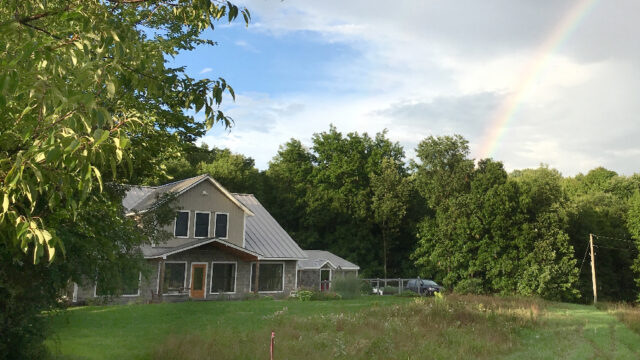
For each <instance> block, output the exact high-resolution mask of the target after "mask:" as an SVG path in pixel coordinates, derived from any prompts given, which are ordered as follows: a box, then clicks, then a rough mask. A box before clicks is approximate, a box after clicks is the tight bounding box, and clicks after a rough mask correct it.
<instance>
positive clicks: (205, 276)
mask: <svg viewBox="0 0 640 360" xmlns="http://www.w3.org/2000/svg"><path fill="white" fill-rule="evenodd" d="M193 265H204V289H203V290H204V298H205V299H206V298H207V272H208V271H209V263H207V262H200V261H193V262H191V265H190V266H189V297H191V283H192V282H193Z"/></svg>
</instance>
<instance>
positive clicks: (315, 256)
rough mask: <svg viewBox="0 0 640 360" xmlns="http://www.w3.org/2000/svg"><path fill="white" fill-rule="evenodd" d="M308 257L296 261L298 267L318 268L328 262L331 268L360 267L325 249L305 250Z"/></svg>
mask: <svg viewBox="0 0 640 360" xmlns="http://www.w3.org/2000/svg"><path fill="white" fill-rule="evenodd" d="M304 252H305V253H307V256H308V258H307V259H305V260H301V261H298V269H301V270H305V269H320V268H321V267H322V266H324V264H326V263H329V265H331V266H332V267H333V268H336V269H337V268H341V269H346V270H360V267H359V266H358V265H356V264H354V263H352V262H349V261H347V260H345V259H343V258H341V257H340V256H338V255H335V254H332V253H330V252H328V251H325V250H305V251H304Z"/></svg>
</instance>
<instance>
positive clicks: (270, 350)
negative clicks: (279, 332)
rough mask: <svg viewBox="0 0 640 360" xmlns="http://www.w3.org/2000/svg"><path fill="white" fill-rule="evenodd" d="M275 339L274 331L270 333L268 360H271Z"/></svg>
mask: <svg viewBox="0 0 640 360" xmlns="http://www.w3.org/2000/svg"><path fill="white" fill-rule="evenodd" d="M275 337H276V333H275V332H274V331H272V332H271V348H270V349H269V355H271V357H270V359H271V360H273V339H274V338H275Z"/></svg>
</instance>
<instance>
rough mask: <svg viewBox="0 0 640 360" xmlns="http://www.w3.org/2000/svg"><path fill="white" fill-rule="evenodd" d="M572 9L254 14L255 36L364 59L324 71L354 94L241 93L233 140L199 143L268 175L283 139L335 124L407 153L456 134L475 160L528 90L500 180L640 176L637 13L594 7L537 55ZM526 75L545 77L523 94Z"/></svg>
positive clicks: (453, 5)
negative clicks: (528, 175) (533, 175)
mask: <svg viewBox="0 0 640 360" xmlns="http://www.w3.org/2000/svg"><path fill="white" fill-rule="evenodd" d="M575 4H576V2H575V1H568V0H565V1H553V2H537V1H519V2H514V1H512V0H487V1H474V0H456V1H446V2H445V1H442V2H396V3H389V2H388V1H379V0H376V1H371V0H351V1H346V2H345V1H338V0H326V1H315V0H308V1H298V2H289V1H285V2H273V1H272V2H267V1H262V0H261V1H249V2H248V3H247V6H248V7H249V9H250V10H251V11H252V13H253V14H254V18H255V19H258V22H257V23H256V24H253V25H251V26H250V27H249V29H250V30H251V29H253V30H252V31H261V32H265V33H268V34H270V35H272V36H274V37H278V36H281V35H283V34H287V33H290V32H313V33H314V34H319V35H321V38H323V39H324V40H325V41H326V42H328V43H333V42H339V43H342V44H345V45H346V46H349V47H351V48H352V49H354V50H356V51H357V52H358V54H359V56H357V57H355V58H349V59H343V60H340V61H341V62H340V63H332V64H330V67H329V70H328V72H327V74H321V76H324V77H327V79H328V80H327V81H332V82H334V83H338V84H339V85H340V89H343V90H344V89H358V90H359V91H354V92H352V93H353V95H350V96H345V95H344V93H332V92H327V93H326V94H321V95H319V94H313V95H312V94H304V93H298V94H287V95H286V97H285V96H284V95H281V94H244V95H245V96H246V101H238V103H237V105H236V106H234V108H233V109H232V110H231V112H230V113H231V115H232V116H234V118H235V119H236V120H237V127H236V128H235V129H233V130H232V131H231V133H230V134H229V135H227V136H219V135H216V134H219V133H216V132H214V134H213V135H211V136H210V137H207V138H205V141H207V142H215V141H220V142H221V143H224V144H226V145H227V146H229V147H231V148H232V149H233V150H235V151H239V152H243V153H245V154H247V155H249V156H252V157H254V158H256V160H257V163H258V164H259V165H260V166H261V167H263V168H264V167H265V166H266V163H267V161H268V160H269V159H270V158H271V157H272V156H273V155H275V153H276V151H277V148H278V145H280V144H282V143H284V142H285V141H287V140H288V139H289V138H291V137H296V138H300V139H302V140H305V139H306V141H307V142H308V141H309V139H310V136H311V134H312V133H314V132H318V131H325V130H327V129H328V124H329V123H334V124H336V125H337V126H338V129H339V130H341V131H344V132H347V131H352V130H358V131H361V132H362V131H368V132H369V133H375V132H377V131H381V130H382V129H384V128H388V129H389V136H390V137H391V138H392V140H398V141H400V142H401V143H402V144H403V145H405V148H406V151H407V153H408V154H411V153H412V151H411V150H412V148H413V147H414V146H415V145H416V144H417V143H418V142H419V141H420V140H421V139H422V138H424V137H426V136H429V135H442V134H446V133H460V134H461V135H463V136H465V137H467V138H468V139H469V140H470V143H471V146H472V150H473V151H474V154H477V151H478V149H479V146H480V144H481V143H482V140H483V137H484V134H485V133H486V130H487V128H489V127H491V126H492V123H493V121H494V119H495V118H496V116H497V113H498V111H500V108H501V105H502V101H505V99H507V98H508V97H509V96H510V95H513V94H514V93H515V92H518V91H520V90H522V89H523V90H522V94H520V93H518V94H520V95H521V96H519V98H520V101H519V103H518V106H517V111H515V113H514V115H513V116H512V118H511V119H510V121H509V122H508V125H507V127H506V129H505V132H504V136H503V137H502V140H501V141H500V142H499V143H498V144H497V146H496V150H495V152H494V154H493V156H494V158H496V159H498V160H503V161H504V162H505V165H506V167H507V168H508V169H515V168H523V167H531V166H537V165H538V164H540V163H548V164H550V165H551V166H555V167H557V168H558V169H559V170H561V171H562V172H563V173H564V174H566V175H573V174H575V173H577V172H586V171H588V170H589V169H590V168H592V167H595V166H599V165H603V166H605V167H609V168H611V169H613V170H615V171H618V172H621V173H624V174H631V173H633V172H637V171H640V161H639V160H637V159H638V157H637V154H638V153H640V144H638V143H637V141H635V139H638V138H639V136H640V127H639V126H637V123H638V121H637V120H636V114H638V113H640V103H638V101H637V99H636V98H637V94H638V93H640V92H639V91H640V68H639V66H638V64H640V42H638V41H637V39H636V34H638V33H639V32H640V22H637V21H635V17H634V16H633V14H637V13H638V12H639V11H640V2H637V1H633V0H622V1H619V2H604V1H599V2H596V5H595V6H594V7H593V9H592V10H591V11H590V12H588V13H586V14H584V16H583V17H581V19H582V20H581V21H580V22H578V23H576V24H574V25H575V26H572V27H569V28H570V29H573V30H572V31H571V32H568V33H567V34H565V36H564V37H562V39H564V40H563V41H561V42H560V43H559V45H558V46H557V47H556V48H554V49H552V50H553V52H550V53H544V54H540V53H539V49H540V45H541V44H542V43H543V42H544V41H545V40H546V39H547V38H548V37H549V35H550V34H551V33H552V32H553V29H554V28H555V27H556V26H557V24H558V23H559V22H560V21H562V19H563V18H564V17H565V15H566V14H567V13H568V11H570V9H572V7H573V6H575ZM236 45H238V46H243V45H241V44H236ZM538 64H542V66H540V67H538ZM530 68H534V69H538V68H539V70H536V71H535V72H534V74H533V75H534V76H532V78H531V80H530V81H528V80H527V79H529V75H530V74H528V73H527V69H530ZM527 81H528V82H527ZM523 82H526V84H527V86H525V87H524V88H523V87H522V86H521V85H522V84H523ZM292 106H293V107H292ZM213 145H215V144H213ZM476 156H477V155H476Z"/></svg>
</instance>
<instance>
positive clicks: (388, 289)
mask: <svg viewBox="0 0 640 360" xmlns="http://www.w3.org/2000/svg"><path fill="white" fill-rule="evenodd" d="M398 293H399V291H398V287H397V286H385V287H383V288H382V294H383V295H395V294H398Z"/></svg>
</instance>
